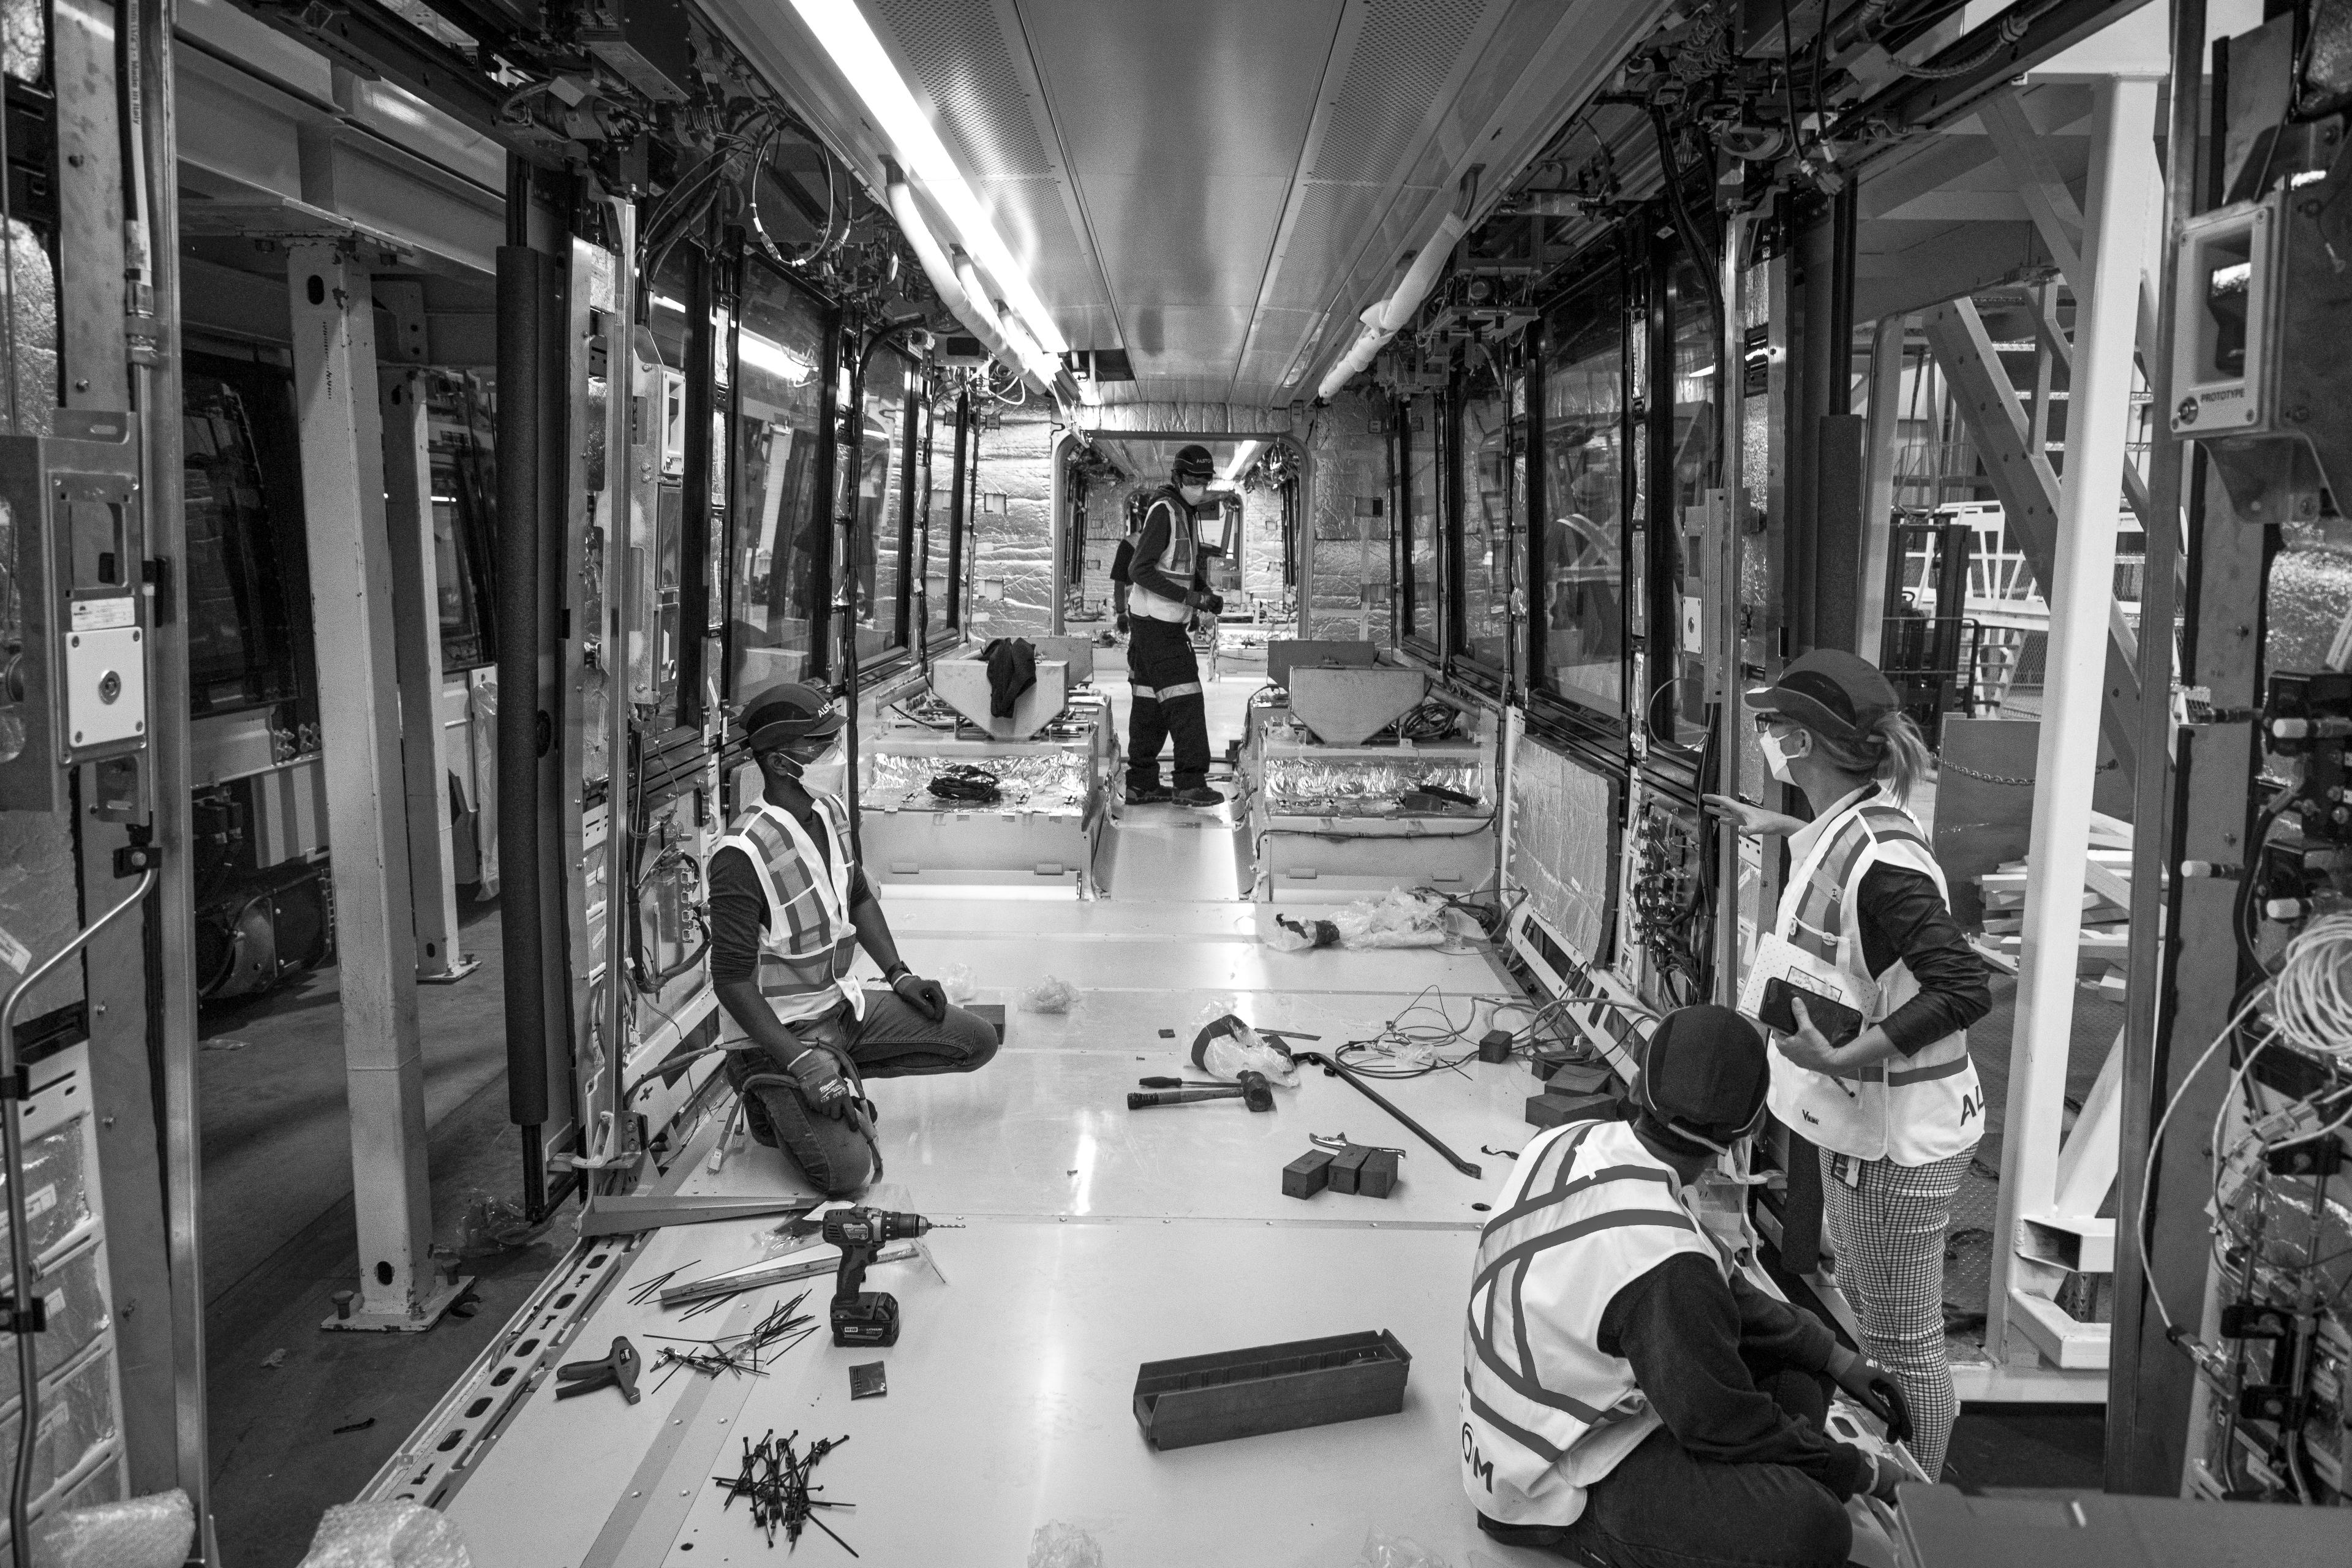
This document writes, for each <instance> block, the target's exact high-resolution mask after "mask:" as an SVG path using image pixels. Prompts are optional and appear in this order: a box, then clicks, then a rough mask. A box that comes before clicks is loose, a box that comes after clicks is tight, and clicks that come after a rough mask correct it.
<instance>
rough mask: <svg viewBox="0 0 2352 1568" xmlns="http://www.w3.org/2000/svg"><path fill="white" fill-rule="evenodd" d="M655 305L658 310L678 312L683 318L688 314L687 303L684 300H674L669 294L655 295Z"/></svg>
mask: <svg viewBox="0 0 2352 1568" xmlns="http://www.w3.org/2000/svg"><path fill="white" fill-rule="evenodd" d="M654 305H655V308H656V309H657V310H676V311H677V313H678V314H679V315H681V316H683V315H684V314H686V301H685V300H673V299H671V298H670V297H669V296H668V295H667V294H656V295H655V296H654Z"/></svg>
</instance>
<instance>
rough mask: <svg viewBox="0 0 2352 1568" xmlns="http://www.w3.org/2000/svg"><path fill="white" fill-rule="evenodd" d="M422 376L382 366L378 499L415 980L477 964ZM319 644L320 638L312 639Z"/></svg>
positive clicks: (433, 979) (438, 979)
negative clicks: (461, 944) (465, 910)
mask: <svg viewBox="0 0 2352 1568" xmlns="http://www.w3.org/2000/svg"><path fill="white" fill-rule="evenodd" d="M377 390H378V392H379V394H380V399H381V402H380V405H381V407H382V409H383V489H384V496H383V505H384V521H385V525H386V530H387V537H388V539H389V541H390V544H391V552H392V618H393V637H392V641H393V653H394V661H395V663H397V665H398V666H399V670H400V714H401V724H400V730H401V740H400V769H401V776H402V777H403V778H404V780H405V781H406V784H407V790H406V798H407V803H408V835H407V837H408V882H409V887H410V888H411V889H413V890H414V892H415V906H416V907H415V930H416V954H417V964H416V978H417V979H418V980H419V981H420V982H422V983H423V984H427V985H446V984H451V983H452V982H454V981H458V980H463V979H464V978H465V977H466V976H467V975H468V974H471V973H473V972H474V971H475V970H477V969H478V968H480V967H481V963H482V961H481V960H480V959H478V958H476V957H475V956H473V955H472V954H471V953H463V952H458V951H457V825H456V824H455V823H453V822H451V821H450V820H449V759H448V750H447V737H448V731H447V730H446V727H445V726H444V725H443V724H442V722H441V595H440V586H439V574H438V573H437V572H436V568H435V564H434V555H435V552H434V547H433V458H432V455H431V452H430V449H429V446H430V437H429V432H428V430H427V428H426V420H425V372H424V371H421V370H414V369H410V370H398V369H390V368H386V369H383V370H382V371H381V372H380V373H379V379H378V382H377ZM321 646H324V645H321Z"/></svg>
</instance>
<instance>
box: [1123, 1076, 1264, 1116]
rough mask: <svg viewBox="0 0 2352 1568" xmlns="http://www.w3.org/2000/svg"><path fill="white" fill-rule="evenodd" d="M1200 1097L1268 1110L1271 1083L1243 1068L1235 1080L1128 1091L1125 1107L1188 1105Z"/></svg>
mask: <svg viewBox="0 0 2352 1568" xmlns="http://www.w3.org/2000/svg"><path fill="white" fill-rule="evenodd" d="M1195 1100H1240V1101H1241V1102H1242V1103H1243V1104H1244V1105H1246V1106H1248V1107H1249V1108H1250V1109H1251V1110H1273V1109H1274V1086H1273V1085H1272V1084H1270V1083H1268V1082H1266V1081H1265V1074H1264V1073H1262V1072H1255V1071H1252V1070H1249V1069H1246V1068H1244V1070H1243V1072H1242V1076H1241V1081H1240V1082H1239V1083H1233V1084H1213V1085H1208V1086H1205V1087H1200V1088H1195V1087H1192V1086H1190V1085H1188V1086H1186V1087H1185V1088H1182V1089H1133V1090H1129V1093H1128V1097H1127V1108H1128V1109H1129V1110H1150V1108H1151V1107H1153V1106H1155V1105H1190V1104H1192V1102H1193V1101H1195Z"/></svg>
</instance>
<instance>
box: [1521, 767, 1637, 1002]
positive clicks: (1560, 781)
mask: <svg viewBox="0 0 2352 1568" xmlns="http://www.w3.org/2000/svg"><path fill="white" fill-rule="evenodd" d="M1510 787H1511V842H1510V845H1509V847H1508V849H1507V851H1506V858H1505V861H1504V869H1505V871H1506V873H1507V879H1508V882H1509V885H1510V886H1512V887H1514V888H1524V889H1527V893H1528V905H1529V907H1530V908H1532V909H1533V910H1535V912H1536V913H1537V914H1538V915H1541V916H1542V917H1543V918H1544V920H1545V921H1548V922H1549V924H1550V925H1551V927H1552V929H1553V930H1555V931H1559V934H1560V935H1561V937H1562V938H1564V939H1565V940H1566V941H1567V942H1568V945H1569V946H1570V948H1571V949H1572V950H1573V951H1574V952H1575V953H1576V955H1577V956H1578V957H1580V958H1582V959H1585V960H1587V961H1589V962H1591V963H1595V964H1600V963H1607V962H1608V959H1609V954H1607V953H1605V952H1601V942H1602V939H1603V938H1604V937H1605V936H1606V935H1607V934H1608V929H1609V883H1610V877H1611V874H1612V869H1613V868H1612V866H1611V864H1610V859H1609V841H1610V826H1611V823H1610V816H1611V812H1610V784H1609V781H1608V780H1607V779H1605V778H1603V777H1602V776H1601V774H1599V773H1594V772H1592V771H1591V770H1590V769H1588V768H1584V767H1580V766H1579V765H1578V764H1577V763H1572V762H1570V761H1569V759H1568V758H1566V757H1564V756H1562V755H1561V754H1560V753H1559V752H1553V751H1549V750H1548V749H1546V748H1545V747H1543V746H1541V745H1538V744H1537V743H1536V742H1532V741H1530V742H1526V743H1524V744H1522V745H1521V746H1520V747H1519V749H1518V752H1517V755H1516V758H1515V760H1514V763H1513V766H1512V769H1511V786H1510Z"/></svg>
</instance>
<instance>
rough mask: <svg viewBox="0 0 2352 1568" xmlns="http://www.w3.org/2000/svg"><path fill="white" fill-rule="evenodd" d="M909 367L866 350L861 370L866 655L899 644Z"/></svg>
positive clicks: (860, 620)
mask: <svg viewBox="0 0 2352 1568" xmlns="http://www.w3.org/2000/svg"><path fill="white" fill-rule="evenodd" d="M914 385H915V371H914V366H913V365H912V364H911V363H909V362H908V360H907V358H906V357H905V356H904V355H902V354H900V353H898V351H897V350H895V349H885V350H883V351H882V352H881V353H877V354H876V355H875V356H874V363H873V365H872V367H871V368H870V369H868V370H867V371H866V408H865V416H866V431H865V440H864V442H863V443H862V444H861V445H860V447H859V448H858V454H857V462H858V474H857V542H856V551H857V559H856V572H855V576H856V584H857V657H858V658H859V659H860V660H861V661H862V660H866V659H870V658H874V657H876V656H877V655H878V654H881V653H884V652H886V651H887V650H888V649H891V648H894V647H904V646H905V644H906V640H907V639H906V637H905V635H904V628H905V626H906V622H905V621H904V620H903V619H902V618H901V617H900V616H899V613H898V612H899V599H900V585H901V583H902V581H903V579H904V576H905V572H904V567H905V563H906V546H907V541H906V527H907V500H908V483H909V480H908V473H907V447H908V442H907V437H908V429H909V427H910V426H911V423H912V422H911V420H910V419H909V417H908V416H909V415H910V413H911V412H912V410H913V407H914V396H913V388H914Z"/></svg>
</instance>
